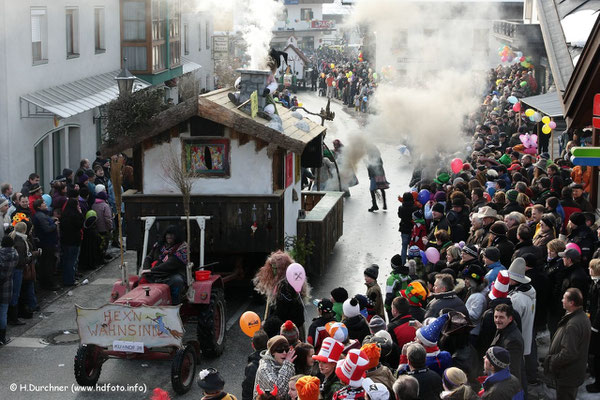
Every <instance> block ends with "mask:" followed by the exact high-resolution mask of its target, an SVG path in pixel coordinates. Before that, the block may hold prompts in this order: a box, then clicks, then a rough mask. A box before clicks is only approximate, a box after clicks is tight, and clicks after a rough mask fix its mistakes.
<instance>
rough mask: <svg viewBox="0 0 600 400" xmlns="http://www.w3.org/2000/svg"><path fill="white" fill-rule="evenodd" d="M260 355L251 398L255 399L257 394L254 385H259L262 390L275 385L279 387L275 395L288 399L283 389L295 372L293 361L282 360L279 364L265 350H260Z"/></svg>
mask: <svg viewBox="0 0 600 400" xmlns="http://www.w3.org/2000/svg"><path fill="white" fill-rule="evenodd" d="M260 356H261V359H260V362H259V363H258V369H257V370H256V380H255V381H254V389H253V394H252V398H254V399H256V397H257V396H258V393H257V392H256V385H259V386H260V388H261V389H262V390H272V389H273V388H274V387H275V385H277V388H278V389H279V390H278V393H279V395H278V396H277V397H278V398H279V399H288V398H289V397H288V395H287V390H285V389H286V388H287V387H288V382H289V381H290V378H291V377H292V376H294V374H295V373H296V372H295V369H294V363H292V362H291V361H289V360H284V361H283V364H281V365H279V364H277V362H275V359H274V358H273V356H272V355H271V354H270V353H269V352H268V351H267V350H263V351H261V353H260Z"/></svg>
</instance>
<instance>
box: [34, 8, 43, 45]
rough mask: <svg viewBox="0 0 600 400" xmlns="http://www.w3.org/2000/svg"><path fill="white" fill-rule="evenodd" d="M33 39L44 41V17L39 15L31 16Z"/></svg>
mask: <svg viewBox="0 0 600 400" xmlns="http://www.w3.org/2000/svg"><path fill="white" fill-rule="evenodd" d="M31 41H32V42H34V43H35V42H41V41H42V18H41V16H39V15H32V16H31Z"/></svg>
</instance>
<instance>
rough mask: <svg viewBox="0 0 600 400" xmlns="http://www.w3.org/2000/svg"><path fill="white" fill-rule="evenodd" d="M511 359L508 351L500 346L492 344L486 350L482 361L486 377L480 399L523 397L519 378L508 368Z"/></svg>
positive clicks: (513, 398)
mask: <svg viewBox="0 0 600 400" xmlns="http://www.w3.org/2000/svg"><path fill="white" fill-rule="evenodd" d="M511 361H512V360H511V354H510V352H509V351H508V350H506V349H505V348H503V347H501V346H492V347H490V348H489V349H488V350H487V351H486V353H485V357H484V359H483V363H484V372H485V374H486V375H487V376H488V377H487V378H486V379H485V381H484V382H483V391H482V392H483V393H480V396H481V398H482V399H487V400H504V399H510V400H522V399H524V397H523V396H524V395H523V390H522V389H521V384H520V382H519V379H518V378H517V377H515V376H514V375H513V374H512V373H511V371H510V370H509V367H510V365H511V364H512V363H511Z"/></svg>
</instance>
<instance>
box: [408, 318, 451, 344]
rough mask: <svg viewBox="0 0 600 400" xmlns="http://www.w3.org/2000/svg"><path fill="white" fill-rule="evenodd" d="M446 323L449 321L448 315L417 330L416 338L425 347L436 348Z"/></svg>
mask: <svg viewBox="0 0 600 400" xmlns="http://www.w3.org/2000/svg"><path fill="white" fill-rule="evenodd" d="M446 321H448V314H443V315H441V316H440V317H438V318H436V319H435V320H434V321H433V322H432V323H430V324H429V325H425V326H422V327H420V328H419V329H417V332H416V333H415V336H416V338H417V339H419V341H420V342H421V343H422V344H423V346H424V347H433V346H436V345H437V341H438V339H439V338H440V335H441V333H442V328H443V327H444V324H445V323H446Z"/></svg>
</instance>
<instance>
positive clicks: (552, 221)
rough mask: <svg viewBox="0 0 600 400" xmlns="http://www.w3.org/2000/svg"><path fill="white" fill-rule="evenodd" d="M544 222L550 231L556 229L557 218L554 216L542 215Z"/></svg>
mask: <svg viewBox="0 0 600 400" xmlns="http://www.w3.org/2000/svg"><path fill="white" fill-rule="evenodd" d="M542 222H543V223H544V224H546V225H548V227H549V228H550V229H554V228H556V217H555V216H554V215H553V214H544V215H542Z"/></svg>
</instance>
